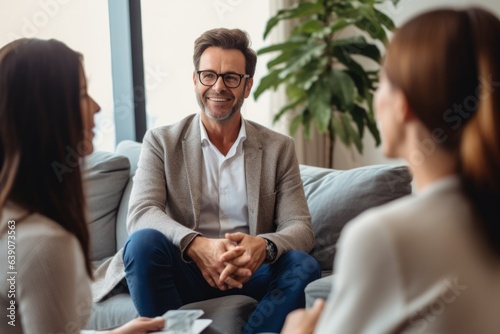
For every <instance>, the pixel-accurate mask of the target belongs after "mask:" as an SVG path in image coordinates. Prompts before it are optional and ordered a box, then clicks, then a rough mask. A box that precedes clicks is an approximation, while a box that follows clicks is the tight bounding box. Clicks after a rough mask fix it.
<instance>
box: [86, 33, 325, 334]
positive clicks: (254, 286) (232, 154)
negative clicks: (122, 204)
mask: <svg viewBox="0 0 500 334" xmlns="http://www.w3.org/2000/svg"><path fill="white" fill-rule="evenodd" d="M249 44H250V41H249V39H248V36H247V34H246V33H245V32H244V31H241V30H239V29H232V30H229V29H223V28H221V29H213V30H209V31H207V32H205V33H203V34H202V35H201V36H200V37H199V38H198V39H197V40H196V41H195V47H194V56H193V61H194V67H195V71H194V72H193V83H194V89H195V94H196V98H197V100H198V104H199V105H200V108H201V111H200V112H199V113H197V114H193V115H190V116H188V117H186V118H185V119H183V120H182V121H180V122H179V123H177V124H174V125H169V126H165V127H160V128H156V129H152V130H150V131H148V133H147V134H146V136H145V137H144V142H143V147H142V152H141V156H140V159H139V164H138V170H137V173H136V175H135V178H134V186H133V190H132V194H131V197H130V207H129V217H128V228H129V232H130V233H132V234H131V235H130V237H129V240H128V241H127V243H126V245H125V247H124V250H123V262H122V259H121V258H119V259H114V260H113V261H111V264H110V266H109V267H108V270H107V275H106V277H107V281H106V284H104V285H101V287H102V288H101V291H98V292H97V298H102V297H103V296H104V295H105V294H106V293H107V292H109V291H110V290H111V288H112V287H113V286H115V285H116V284H118V282H120V281H121V280H122V279H123V277H124V276H125V273H126V282H127V285H128V288H129V291H130V294H131V296H132V299H133V301H134V304H135V306H136V308H137V310H138V312H139V314H140V315H141V316H158V315H161V314H163V313H165V312H166V311H167V310H170V309H177V308H179V307H181V306H182V305H184V304H188V303H192V302H196V301H200V300H206V299H211V298H216V297H221V296H227V295H235V294H243V295H247V296H251V297H253V298H255V299H257V300H259V301H260V302H259V304H258V305H257V307H256V309H255V311H254V312H253V314H252V315H251V316H250V318H249V320H248V322H247V324H246V326H245V328H244V333H259V332H279V331H280V329H281V327H282V325H283V323H284V320H285V318H286V315H287V314H288V313H289V312H290V311H292V310H294V309H297V308H300V307H304V304H305V300H304V299H305V297H304V288H305V286H306V285H307V284H308V283H309V282H311V281H313V280H315V279H317V278H319V277H320V268H319V265H318V263H317V262H316V260H315V259H314V258H313V257H311V256H310V255H308V254H307V252H309V251H310V250H311V247H312V245H313V241H314V234H313V231H312V227H311V222H310V215H309V211H308V208H307V202H306V199H305V196H304V190H303V186H302V181H301V178H300V173H299V165H298V162H297V158H296V155H295V149H294V143H293V140H292V139H291V138H290V137H287V136H285V135H282V134H278V133H276V132H274V131H271V130H270V129H267V128H266V127H264V126H262V125H259V124H257V123H254V122H251V121H248V120H245V119H243V118H242V116H241V110H240V109H241V106H242V105H243V102H244V100H245V98H247V97H248V96H249V95H250V90H251V88H252V84H253V75H254V72H255V65H256V61H257V57H256V54H255V52H254V51H253V50H252V49H251V48H249ZM118 254H122V253H121V252H119V253H118ZM96 279H97V280H98V279H99V277H97V278H96ZM94 292H96V291H94Z"/></svg>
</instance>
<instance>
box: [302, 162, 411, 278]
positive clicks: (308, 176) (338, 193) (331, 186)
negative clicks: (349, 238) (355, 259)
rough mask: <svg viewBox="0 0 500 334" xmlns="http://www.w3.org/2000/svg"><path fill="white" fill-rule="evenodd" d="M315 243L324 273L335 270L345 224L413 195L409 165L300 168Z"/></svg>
mask: <svg viewBox="0 0 500 334" xmlns="http://www.w3.org/2000/svg"><path fill="white" fill-rule="evenodd" d="M300 174H301V177H302V181H303V183H304V191H305V194H306V198H307V204H308V206H309V210H310V212H311V219H312V225H313V229H314V234H315V236H316V241H315V243H314V248H313V250H312V251H311V254H312V255H313V256H314V257H315V258H316V260H318V262H319V264H320V265H321V269H322V270H324V271H325V270H332V267H333V259H334V257H335V249H336V243H337V240H338V238H339V235H340V231H341V230H342V228H343V227H344V225H345V224H346V223H347V222H348V221H350V220H351V219H353V218H354V217H356V216H357V215H358V214H360V213H361V212H363V211H365V210H366V209H369V208H371V207H374V206H378V205H381V204H384V203H387V202H389V201H392V200H394V199H396V198H399V197H401V196H404V195H406V194H409V193H410V192H411V180H412V177H411V175H410V173H409V171H408V168H407V167H406V166H400V165H372V166H366V167H359V168H354V169H349V170H332V169H327V168H319V167H312V166H306V165H301V166H300Z"/></svg>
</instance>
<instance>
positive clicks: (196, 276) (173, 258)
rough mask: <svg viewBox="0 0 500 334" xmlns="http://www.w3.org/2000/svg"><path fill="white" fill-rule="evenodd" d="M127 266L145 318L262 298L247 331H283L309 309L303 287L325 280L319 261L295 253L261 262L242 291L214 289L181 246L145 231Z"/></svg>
mask: <svg viewBox="0 0 500 334" xmlns="http://www.w3.org/2000/svg"><path fill="white" fill-rule="evenodd" d="M123 262H124V264H125V273H126V280H127V284H128V287H129V290H130V295H131V296H132V300H133V302H134V305H135V307H136V308H137V311H138V312H139V314H140V315H141V316H146V317H155V316H159V315H162V314H163V313H165V312H166V311H168V310H172V309H178V308H179V307H181V306H182V305H185V304H189V303H193V302H197V301H201V300H207V299H211V298H217V297H222V296H228V295H236V294H238V295H247V296H250V297H252V298H254V299H256V300H259V301H260V302H259V304H258V305H257V307H256V309H255V310H254V312H253V313H252V314H251V315H250V317H249V319H248V321H247V323H246V325H245V328H244V330H243V333H246V334H251V333H260V332H279V331H280V330H281V327H282V326H283V323H284V322H285V318H286V316H287V314H288V313H289V312H291V311H293V310H295V309H297V308H303V307H305V296H304V288H305V287H306V285H307V284H309V283H310V282H312V281H314V280H316V279H318V278H320V276H321V270H320V267H319V264H318V262H317V261H316V260H315V259H314V258H313V257H312V256H310V255H309V254H307V253H304V252H301V251H297V250H294V251H290V252H288V253H285V254H283V255H282V256H281V257H280V258H279V259H278V260H277V261H276V262H275V263H273V264H262V265H261V266H260V267H259V268H258V269H257V271H256V272H255V273H254V274H253V276H252V278H251V279H250V280H249V281H248V282H247V283H245V284H244V285H243V288H242V289H231V290H227V291H221V290H219V289H216V288H212V287H211V286H210V285H209V284H208V283H207V282H206V281H205V279H204V278H203V276H202V274H201V271H200V270H199V269H198V266H197V265H196V264H195V263H186V262H184V261H183V260H182V259H181V254H180V250H179V248H177V246H175V245H173V244H172V242H171V241H170V240H168V239H167V238H166V236H165V235H163V234H162V233H161V232H159V231H157V230H154V229H142V230H139V231H137V232H135V233H133V234H132V235H131V236H130V237H129V239H128V240H127V243H126V244H125V247H124V252H123Z"/></svg>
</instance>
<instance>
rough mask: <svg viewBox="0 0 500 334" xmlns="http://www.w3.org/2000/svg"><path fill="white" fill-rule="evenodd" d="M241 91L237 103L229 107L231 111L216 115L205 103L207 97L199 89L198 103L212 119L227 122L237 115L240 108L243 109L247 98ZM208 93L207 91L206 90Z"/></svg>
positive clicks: (197, 93)
mask: <svg viewBox="0 0 500 334" xmlns="http://www.w3.org/2000/svg"><path fill="white" fill-rule="evenodd" d="M245 86H246V83H245ZM244 91H245V89H243V92H244ZM243 92H242V93H241V95H240V96H239V97H238V98H237V100H236V104H235V105H234V106H233V107H231V109H229V111H228V112H227V113H225V114H220V115H216V114H215V113H213V112H212V110H210V108H209V107H208V105H207V104H206V103H205V100H204V99H205V97H204V96H203V97H201V96H200V94H199V92H198V91H197V92H196V100H197V101H198V105H199V106H200V108H201V110H202V112H203V113H204V114H205V115H206V116H207V117H208V118H209V119H211V120H214V121H216V122H219V123H223V122H227V121H229V120H230V119H231V118H233V117H234V115H236V114H237V113H238V112H239V111H240V110H241V107H242V106H243V102H244V100H245V98H244V97H243V94H244V93H243ZM205 94H206V92H205Z"/></svg>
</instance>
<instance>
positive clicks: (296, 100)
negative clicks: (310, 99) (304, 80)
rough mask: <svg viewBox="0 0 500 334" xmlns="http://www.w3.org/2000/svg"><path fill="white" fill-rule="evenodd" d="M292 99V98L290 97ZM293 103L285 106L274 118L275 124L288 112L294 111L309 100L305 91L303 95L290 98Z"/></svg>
mask: <svg viewBox="0 0 500 334" xmlns="http://www.w3.org/2000/svg"><path fill="white" fill-rule="evenodd" d="M289 97H290V96H289ZM290 98H291V101H292V102H290V103H288V104H287V105H285V106H284V107H283V108H281V109H280V110H279V111H278V112H277V113H276V114H275V115H274V118H273V123H275V122H277V121H278V120H280V119H281V117H282V116H283V115H284V114H285V113H286V112H288V111H293V110H294V109H295V108H296V107H298V106H299V105H301V104H302V103H304V102H305V101H306V99H307V96H306V94H305V92H304V91H302V94H297V95H293V97H290Z"/></svg>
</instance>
